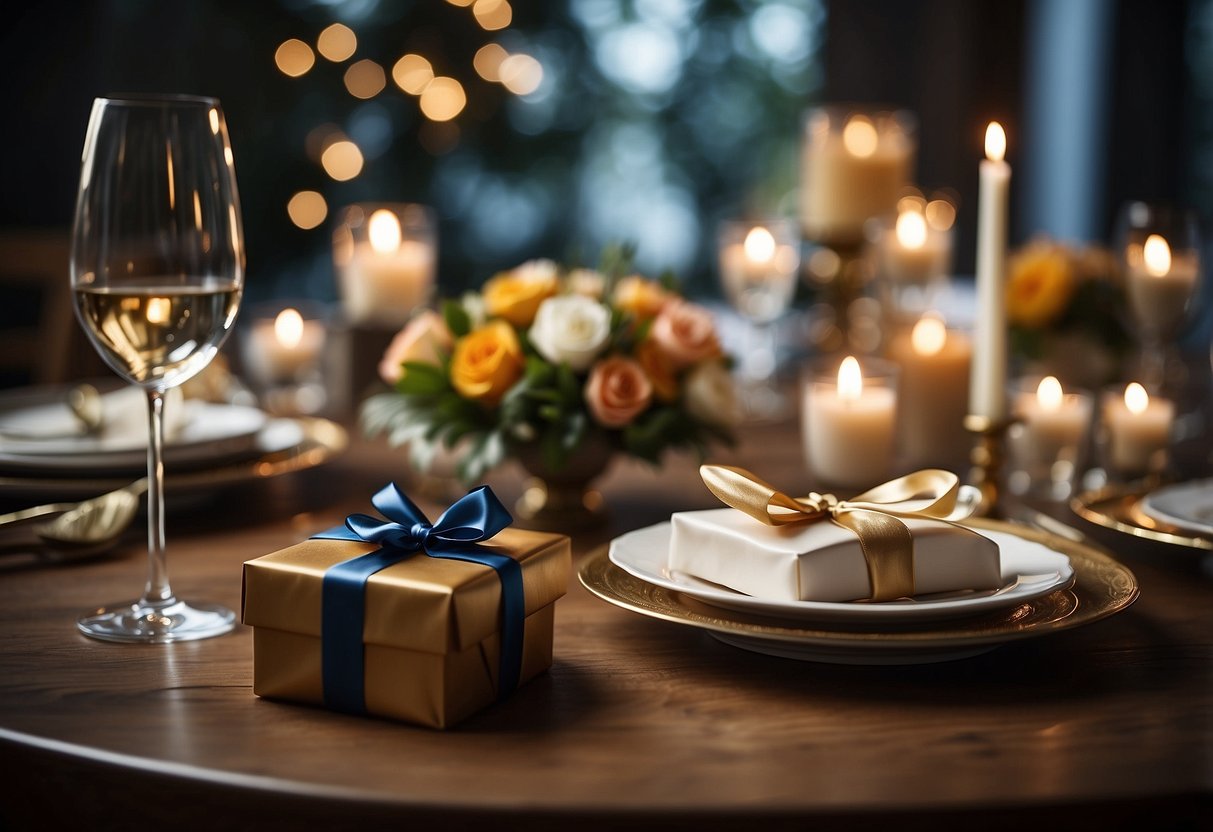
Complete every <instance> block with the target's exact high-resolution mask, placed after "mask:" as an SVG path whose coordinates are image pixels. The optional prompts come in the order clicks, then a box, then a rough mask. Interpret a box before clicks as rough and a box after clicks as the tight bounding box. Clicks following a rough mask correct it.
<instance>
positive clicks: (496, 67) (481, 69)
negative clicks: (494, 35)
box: [472, 43, 510, 81]
mask: <svg viewBox="0 0 1213 832" xmlns="http://www.w3.org/2000/svg"><path fill="white" fill-rule="evenodd" d="M509 56H510V53H509V52H506V51H505V49H504V48H502V46H501V44H499V43H488V44H485V45H484V46H482V47H480V48H479V49H477V50H476V56H475V57H474V58H472V67H473V68H474V69H475V70H476V74H477V75H479V76H480V77H481V78H483V79H484V80H486V81H500V80H501V64H502V62H503V61H504V60H505V59H506V58H508V57H509Z"/></svg>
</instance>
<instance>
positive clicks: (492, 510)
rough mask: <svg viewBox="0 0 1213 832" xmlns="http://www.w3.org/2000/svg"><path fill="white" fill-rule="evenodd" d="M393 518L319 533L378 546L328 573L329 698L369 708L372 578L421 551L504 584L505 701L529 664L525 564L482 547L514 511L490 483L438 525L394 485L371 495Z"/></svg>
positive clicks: (501, 684)
mask: <svg viewBox="0 0 1213 832" xmlns="http://www.w3.org/2000/svg"><path fill="white" fill-rule="evenodd" d="M371 504H372V505H373V506H374V507H375V508H376V509H377V510H378V511H379V512H380V513H381V514H382V515H383V516H384V517H386V518H387V520H386V521H384V520H381V519H379V518H376V517H371V516H369V515H366V514H351V515H350V516H349V517H347V518H346V520H345V525H344V526H336V527H334V528H332V529H328V530H327V531H323V532H320V533H319V534H315V535H312V537H313V538H314V539H319V540H348V541H355V542H360V543H377V544H379V546H380V548H379V549H377V550H376V551H374V552H370V553H369V554H365V555H360V556H358V557H356V558H351V559H350V560H347V561H343V562H342V563H338V564H336V565H335V566H332V567H330V568H329V569H328V570H326V571H325V573H324V581H323V583H322V584H321V620H320V636H321V639H320V641H321V665H322V678H323V682H324V703H325V705H327V706H328V707H330V708H334V709H336V710H341V711H347V712H350V713H359V714H360V713H365V712H366V695H365V690H364V681H363V677H364V656H363V642H362V630H363V625H364V622H365V620H366V583H367V580H368V579H369V578H370V577H371V575H374V574H375V573H376V572H378V571H380V570H381V569H386V568H387V567H389V566H391V565H392V564H394V563H399V562H400V561H402V560H404V559H405V558H408V557H411V556H412V555H414V554H416V553H417V552H419V551H420V552H425V554H427V555H429V556H430V557H432V558H447V559H451V560H462V561H468V562H469V563H479V564H482V565H484V566H488V567H491V568H492V569H493V570H494V571H495V572H496V573H497V577H498V579H499V580H500V581H501V611H502V622H501V659H500V662H499V668H498V673H497V676H498V685H497V690H498V698H499V699H504V698H506V697H507V696H509V695H510V694H511V693H512V692H513V691H514V688H516V687H517V686H518V675H519V672H520V670H521V664H522V631H523V622H524V619H525V618H526V604H525V598H524V595H523V590H522V568H521V567H520V566H519V565H518V561H516V560H514V559H513V558H511V557H507V556H506V555H501V554H497V553H496V552H492V551H490V550H488V549H485V548H484V547H482V546H479V545H477V544H478V542H479V541H482V540H488V539H489V538H491V537H493V536H494V535H495V534H497V532H499V531H501V530H502V529H504V528H505V527H506V526H508V525H509V524H510V523H512V522H513V518H512V517H511V516H510V513H509V511H507V510H506V508H505V506H503V505H502V504H501V501H500V500H498V499H497V496H496V495H495V494H494V493H493V492H492V490H491V489H489V487H488V486H481V487H480V488H477V489H475V490H474V491H469V492H468V493H467V494H466V495H464V496H463V497H460V498H459V500H457V501H456V502H455V503H454V504H453V505H452V506H451V507H450V508H448V509H447V510H446V511H444V512H443V513H442V516H441V517H439V518H438V522H436V523H434V524H433V525H431V524H430V522H429V520H427V519H426V516H425V514H423V513H422V511H421V509H419V508H417V506H416V505H414V504H413V501H412V500H410V499H409V498H408V497H406V496H405V495H404V494H403V493H402V492H401V491H400V489H399V488H397V487H396V484H395V483H389V484H388V485H385V486H384V487H383V488H381V489H380V490H379V492H378V493H377V494H375V496H374V497H372V498H371Z"/></svg>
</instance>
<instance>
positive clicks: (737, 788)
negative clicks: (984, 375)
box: [0, 425, 1213, 829]
mask: <svg viewBox="0 0 1213 832" xmlns="http://www.w3.org/2000/svg"><path fill="white" fill-rule="evenodd" d="M719 460H720V461H724V462H733V463H736V464H744V465H746V466H748V467H751V468H753V469H755V470H757V471H759V472H762V473H763V474H764V475H765V476H766V477H767V478H768V479H771V480H773V481H775V482H777V483H779V484H780V485H782V486H785V487H786V489H787V490H789V491H795V490H796V489H798V488H801V487H804V486H807V484H808V481H807V476H806V475H805V474H804V472H803V470H802V468H801V464H800V451H799V443H798V441H797V439H796V433H795V429H794V427H793V426H791V425H783V426H775V427H771V428H765V429H761V430H755V431H753V432H752V433H751V438H750V439H749V440H748V441H747V442H745V443H743V444H742V445H741V446H740V447H739V448H737V449H734V450H731V451H727V452H724V453H722V454H720V456H719ZM406 477H407V474H406V473H405V469H404V466H403V463H402V455H401V454H400V453H399V452H396V451H390V450H387V449H386V448H385V447H384V446H382V445H376V444H370V443H365V442H355V443H354V447H353V448H352V450H351V451H350V452H349V453H348V454H346V455H345V456H343V457H342V458H340V459H338V460H337V461H335V462H333V463H332V464H330V465H328V466H325V467H323V468H319V469H315V470H312V471H307V472H303V473H299V474H294V475H291V476H288V477H281V478H278V479H275V480H269V481H264V482H257V483H249V484H247V485H240V486H236V487H232V488H229V489H227V490H224V491H222V492H220V493H217V494H214V495H212V496H211V498H210V499H209V500H208V501H206V502H203V503H196V504H194V505H186V506H176V507H174V509H173V511H172V512H171V513H170V516H169V539H170V572H171V575H172V578H173V583H174V587H175V588H176V589H177V591H178V593H179V594H181V595H184V596H186V597H191V598H196V599H206V600H215V601H220V602H223V603H226V604H229V605H232V606H233V607H236V606H238V604H239V601H240V574H241V568H240V565H241V563H242V562H243V561H245V560H248V559H250V558H253V557H256V556H258V555H261V554H264V553H266V552H270V551H274V550H276V549H278V548H281V547H284V546H287V545H290V544H293V543H295V542H297V541H298V540H300V539H301V538H303V537H306V536H307V535H308V534H309V533H310V532H313V531H315V530H318V529H321V528H324V527H327V526H330V525H333V524H335V523H337V522H340V520H341V519H342V518H343V516H344V515H345V514H347V513H349V512H352V511H357V510H365V508H366V503H367V501H368V499H369V496H370V494H371V493H372V492H373V491H374V490H375V489H376V488H378V487H379V486H380V485H382V484H383V483H384V482H386V481H388V480H391V479H398V480H403V479H404V478H406ZM491 482H492V483H493V484H494V486H495V487H496V488H497V489H498V491H499V493H502V494H503V496H506V497H508V496H509V495H511V494H513V495H516V494H517V493H518V491H519V477H518V475H517V472H516V471H515V470H514V469H512V468H510V467H507V468H506V469H505V470H503V471H502V472H501V473H499V474H497V475H495V477H494V478H493V479H492V480H491ZM601 487H602V490H603V492H604V494H605V496H606V500H607V504H608V505H609V506H610V509H611V519H610V523H609V525H608V526H607V527H606V528H604V529H602V530H599V531H597V532H594V533H592V534H588V535H576V536H574V565H575V566H576V564H577V563H578V562H580V561H581V560H582V559H584V558H585V557H586V556H587V554H588V553H590V552H591V551H594V550H595V549H597V548H598V547H600V546H601V545H602V544H603V543H605V542H606V541H607V540H609V539H610V538H611V536H613V535H615V534H618V533H619V532H621V531H624V530H627V529H630V528H636V527H640V526H643V525H648V524H650V523H653V522H657V521H659V520H662V519H665V518H666V517H667V516H668V515H669V513H670V512H671V511H673V510H679V509H685V508H706V507H710V506H711V505H712V504H713V501H712V498H711V496H710V495H709V494H708V493H707V492H706V490H705V489H704V488H703V487H702V485H701V484H700V483H699V481H698V477H697V474H696V466H695V462H694V461H693V460H691V459H688V458H674V459H672V460H670V462H669V464H667V465H666V466H665V468H663V469H661V470H660V471H657V470H653V469H650V468H647V467H645V466H643V465H640V464H637V463H632V462H630V461H618V462H616V464H615V465H614V467H613V468H612V469H611V471H610V472H609V473H608V474H607V476H606V477H604V478H603V479H602V480H601ZM424 505H425V507H426V508H427V509H433V508H434V504H433V503H429V504H424ZM1072 522H1073V524H1074V525H1075V526H1079V527H1081V528H1082V530H1083V531H1084V532H1087V533H1089V534H1091V535H1092V537H1094V538H1096V539H1097V540H1098V541H1100V542H1102V543H1104V544H1105V545H1107V546H1108V548H1109V549H1110V551H1111V552H1112V553H1113V554H1114V555H1115V556H1116V557H1118V558H1119V559H1120V560H1122V561H1123V562H1124V563H1125V564H1127V565H1128V566H1129V567H1130V568H1131V569H1132V570H1133V571H1134V573H1135V574H1136V576H1137V578H1138V581H1139V583H1140V587H1141V598H1140V599H1139V600H1138V601H1137V603H1136V604H1134V605H1133V606H1132V607H1130V608H1129V609H1128V610H1127V611H1125V612H1123V613H1121V614H1119V615H1116V616H1114V617H1112V618H1110V619H1107V620H1104V621H1101V622H1097V623H1095V624H1092V625H1090V626H1087V627H1083V628H1079V629H1075V630H1072V631H1067V632H1062V633H1058V634H1054V635H1050V636H1046V637H1043V638H1039V639H1032V640H1028V641H1023V642H1017V643H1013V644H1008V645H1006V646H1004V647H1001V648H999V649H997V650H995V651H993V652H990V653H987V654H985V655H982V656H978V657H976V658H971V659H966V660H962V661H956V662H949V663H943V664H932V665H920V666H901V667H864V666H846V665H827V664H817V663H810V662H796V661H791V660H786V659H777V658H771V657H767V656H763V655H758V654H754V653H749V652H745V651H742V650H738V649H735V648H732V647H729V646H726V645H724V644H721V643H719V642H717V641H715V640H714V639H712V638H711V637H709V636H708V635H706V634H705V633H703V632H701V631H698V630H695V629H692V628H689V627H685V626H680V625H677V624H674V623H667V622H662V621H657V620H652V619H648V618H644V617H641V616H638V615H635V614H633V613H630V612H627V611H624V610H621V609H617V608H615V607H612V606H610V605H608V604H606V603H604V602H602V601H600V600H598V599H597V598H595V597H593V596H592V595H590V593H588V592H587V591H586V590H585V589H583V588H582V587H581V586H580V585H579V584H577V582H576V579H575V578H574V579H573V581H572V582H571V585H570V587H569V592H568V595H567V596H566V597H565V598H564V599H563V600H561V601H560V602H559V605H558V607H557V629H556V636H555V663H554V665H553V667H552V669H551V671H550V672H549V673H547V674H545V675H544V676H542V677H540V678H539V679H537V680H535V681H533V682H531V683H530V684H528V685H526V686H524V687H523V688H521V689H520V690H519V691H518V692H517V693H516V694H515V696H514V697H513V698H512V699H510V700H509V701H508V702H506V703H504V704H500V705H496V706H494V707H492V708H490V709H488V710H486V711H484V712H482V713H481V714H479V715H477V716H475V717H473V718H471V719H470V720H468V721H467V722H465V723H463V724H462V725H460V726H459V727H457V728H456V729H454V730H451V731H447V732H437V731H432V730H428V729H422V728H414V727H410V726H407V725H400V724H396V723H392V722H388V721H383V720H376V719H360V718H356V717H351V716H345V715H340V714H336V713H330V712H327V711H324V710H321V709H316V708H309V707H304V706H297V705H290V704H283V703H277V702H271V701H263V700H260V699H258V698H256V697H254V696H253V693H252V637H251V631H250V630H249V629H248V628H245V627H240V628H238V629H237V630H236V631H235V632H234V633H232V634H230V635H227V636H224V637H221V638H217V639H212V640H209V641H202V642H193V643H185V644H176V645H165V646H133V645H115V644H105V643H100V642H95V641H90V640H88V639H86V638H84V637H83V636H81V635H79V634H77V632H76V630H75V627H74V623H73V622H74V619H75V617H76V615H77V614H78V613H80V612H81V611H82V610H84V609H85V608H87V607H89V606H93V605H96V604H98V603H103V602H109V601H113V600H117V599H121V598H124V597H129V596H130V595H132V594H134V593H133V590H137V588H138V587H139V586H140V585H141V582H142V580H143V568H144V567H143V560H142V556H141V553H140V545H141V542H140V539H139V534H138V532H137V531H135V530H133V531H132V532H131V534H130V536H129V539H128V540H127V541H126V542H125V544H124V546H123V548H122V549H121V550H120V551H119V553H118V554H117V555H116V556H114V557H110V558H106V559H104V560H97V561H94V562H91V563H79V564H75V565H70V566H60V567H43V568H27V569H10V570H5V571H0V621H2V627H3V633H4V638H3V640H2V641H0V766H2V767H3V771H4V772H5V776H4V777H3V778H0V829H7V828H14V829H23V828H27V827H29V826H33V825H38V826H39V827H40V828H55V824H54V823H53V822H52V823H51V826H49V827H47V826H45V824H46V823H47V822H48V819H50V821H55V820H58V821H60V822H63V823H67V822H72V823H76V824H82V823H85V822H87V824H88V826H89V827H90V828H105V827H108V826H113V827H119V826H121V827H124V828H129V826H130V825H132V824H134V823H138V822H140V821H143V820H147V819H150V818H158V819H171V820H172V823H173V824H174V825H176V826H180V827H181V828H202V827H208V828H215V825H217V826H218V828H231V827H246V826H247V827H254V826H255V827H256V828H259V829H279V828H281V829H288V828H289V829H298V828H299V825H300V824H301V823H305V824H307V825H309V826H314V827H316V828H360V829H365V828H371V827H375V826H378V825H384V826H394V827H399V826H401V825H402V824H404V823H406V822H407V823H409V824H410V825H412V827H413V828H417V825H418V824H426V823H436V824H438V825H440V826H441V828H443V829H452V828H464V827H466V828H479V827H481V826H484V827H489V826H491V827H493V828H517V827H518V825H520V824H523V823H526V824H528V826H529V828H533V829H548V828H552V829H555V828H567V827H568V826H569V825H571V824H572V823H574V822H575V823H576V824H577V825H578V826H580V827H585V828H595V827H601V828H615V827H617V826H618V825H620V824H622V823H624V822H626V823H628V824H629V825H633V826H637V825H641V826H652V827H655V828H662V829H676V828H691V827H696V828H699V827H703V826H704V825H707V826H710V827H728V826H734V827H737V828H754V827H755V825H756V824H758V823H761V825H762V826H764V827H766V828H784V827H786V828H803V827H805V826H806V825H807V824H809V823H812V824H813V826H814V828H836V827H837V828H861V829H866V828H897V829H905V828H927V827H932V828H935V827H937V825H938V824H939V823H940V822H944V823H960V822H966V823H980V824H981V825H982V826H985V827H1010V826H1016V827H1018V828H1023V825H1024V824H1025V823H1031V824H1033V825H1034V826H1035V825H1036V824H1043V823H1047V824H1049V825H1050V826H1053V825H1058V824H1060V825H1063V826H1068V827H1071V828H1086V827H1087V826H1088V825H1089V826H1091V827H1099V828H1101V829H1107V828H1119V827H1122V826H1127V827H1137V826H1149V827H1150V828H1190V827H1194V826H1195V825H1196V824H1201V823H1205V822H1207V821H1209V820H1210V819H1213V805H1211V804H1213V591H1211V590H1213V579H1211V578H1210V577H1209V571H1208V569H1207V568H1206V565H1205V564H1202V562H1201V558H1200V557H1199V556H1198V555H1197V554H1196V553H1194V552H1192V551H1188V550H1183V549H1178V548H1173V547H1169V546H1166V545H1163V544H1152V543H1148V542H1143V541H1137V540H1133V539H1131V538H1128V537H1125V536H1123V535H1119V534H1117V533H1114V532H1107V531H1105V530H1102V529H1096V528H1094V527H1092V526H1089V525H1086V524H1083V523H1082V522H1081V521H1079V520H1077V519H1076V518H1075V519H1073V521H1072ZM0 569H2V565H0ZM890 824H892V825H893V826H892V827H890Z"/></svg>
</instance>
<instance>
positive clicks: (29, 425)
mask: <svg viewBox="0 0 1213 832" xmlns="http://www.w3.org/2000/svg"><path fill="white" fill-rule="evenodd" d="M123 392H125V391H123ZM131 392H133V393H136V394H138V393H139V392H140V391H138V390H134V389H133V388H132V390H131ZM110 395H115V394H110ZM180 406H181V407H182V409H183V411H184V413H183V414H182V417H181V418H180V420H179V421H177V422H175V424H177V425H178V427H177V429H176V430H175V431H174V433H173V434H172V435H171V436H170V437H168V438H166V441H165V443H164V461H165V464H166V465H187V464H196V463H201V462H210V461H212V460H215V459H221V458H228V457H232V456H235V455H237V454H242V453H249V452H252V451H254V450H255V447H256V440H257V434H258V433H259V432H260V431H261V430H262V429H263V428H264V427H265V426H266V423H267V421H268V417H267V416H266V414H265V413H264V412H263V411H261V410H258V409H257V408H255V407H243V406H239V405H228V404H212V403H210V402H202V401H195V400H187V401H185V402H184V404H183V405H180ZM136 412H139V411H136ZM139 415H140V416H142V414H141V413H140V414H139ZM138 422H139V423H138V424H137V425H135V426H134V428H135V429H131V426H130V425H126V426H123V427H122V429H120V430H115V431H114V432H112V433H110V434H102V435H99V436H85V435H75V436H73V435H70V431H71V430H72V429H73V428H74V417H72V415H71V413H70V411H69V410H68V408H67V405H66V404H63V403H62V402H51V403H47V404H40V405H34V406H29V407H23V408H14V409H11V410H7V411H5V412H3V413H0V429H5V428H6V429H9V430H12V431H17V432H23V433H34V432H37V431H39V430H41V431H43V432H45V433H46V434H49V436H50V438H46V439H23V438H18V439H14V438H12V437H11V436H8V437H6V436H3V435H0V468H3V469H6V470H15V469H17V470H22V471H27V472H46V473H50V472H54V471H85V472H87V471H92V470H98V469H107V470H111V469H112V470H122V469H132V470H135V469H138V468H140V467H142V466H143V465H146V463H147V437H146V435H144V434H143V430H144V429H145V425H146V420H145V419H142V418H140V419H139V420H138ZM55 431H59V432H60V433H58V434H57V433H55ZM60 434H68V435H60Z"/></svg>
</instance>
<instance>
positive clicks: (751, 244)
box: [744, 226, 775, 263]
mask: <svg viewBox="0 0 1213 832" xmlns="http://www.w3.org/2000/svg"><path fill="white" fill-rule="evenodd" d="M744 245H745V256H746V257H748V258H749V260H750V262H752V263H769V262H770V261H771V258H773V257H774V256H775V238H774V237H773V236H771V232H770V231H767V230H766V229H765V228H763V227H762V226H758V227H756V228H751V229H750V233H749V234H746V235H745V244H744Z"/></svg>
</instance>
